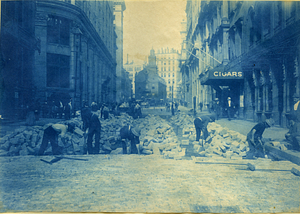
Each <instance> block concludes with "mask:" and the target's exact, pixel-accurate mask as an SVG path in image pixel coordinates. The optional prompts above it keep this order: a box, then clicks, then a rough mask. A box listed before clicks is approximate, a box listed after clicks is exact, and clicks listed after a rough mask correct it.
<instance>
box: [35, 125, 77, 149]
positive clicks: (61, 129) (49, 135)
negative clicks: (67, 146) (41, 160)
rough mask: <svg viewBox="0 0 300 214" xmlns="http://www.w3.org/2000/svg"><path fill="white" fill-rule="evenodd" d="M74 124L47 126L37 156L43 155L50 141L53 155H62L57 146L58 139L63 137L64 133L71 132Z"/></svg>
mask: <svg viewBox="0 0 300 214" xmlns="http://www.w3.org/2000/svg"><path fill="white" fill-rule="evenodd" d="M74 129H75V124H74V123H72V122H70V123H68V124H67V125H64V124H53V125H50V126H48V127H47V128H46V129H45V130H44V135H43V140H42V144H41V147H40V149H39V151H38V155H43V154H44V152H45V150H46V149H47V146H48V142H49V141H50V143H51V146H52V153H53V155H60V154H61V153H62V151H61V148H60V147H59V146H58V137H59V136H60V137H64V136H65V134H66V132H67V131H68V132H71V133H72V132H73V131H74Z"/></svg>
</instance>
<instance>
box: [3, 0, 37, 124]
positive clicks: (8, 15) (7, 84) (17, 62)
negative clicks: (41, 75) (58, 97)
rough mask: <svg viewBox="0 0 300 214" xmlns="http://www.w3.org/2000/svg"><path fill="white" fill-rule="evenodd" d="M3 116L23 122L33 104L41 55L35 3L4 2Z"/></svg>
mask: <svg viewBox="0 0 300 214" xmlns="http://www.w3.org/2000/svg"><path fill="white" fill-rule="evenodd" d="M0 6H1V28H0V29H1V34H0V70H1V71H0V72H1V73H0V115H1V117H2V118H4V119H21V118H24V117H25V115H26V109H27V108H28V107H29V105H31V104H32V103H33V101H34V100H32V97H33V96H34V94H35V92H36V87H34V85H33V81H32V79H33V76H34V75H35V73H34V66H33V62H34V53H35V52H36V53H37V54H38V53H39V52H40V46H39V40H38V39H37V37H35V26H34V18H35V2H34V1H1V2H0Z"/></svg>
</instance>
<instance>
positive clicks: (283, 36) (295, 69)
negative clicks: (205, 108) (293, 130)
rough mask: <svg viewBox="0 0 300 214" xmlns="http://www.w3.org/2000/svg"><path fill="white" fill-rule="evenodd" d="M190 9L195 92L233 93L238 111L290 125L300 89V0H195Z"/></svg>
mask: <svg viewBox="0 0 300 214" xmlns="http://www.w3.org/2000/svg"><path fill="white" fill-rule="evenodd" d="M186 10H187V38H186V40H187V42H186V45H187V55H188V57H187V60H186V64H185V66H182V71H183V69H185V72H188V74H189V75H190V76H192V79H191V80H190V84H191V85H192V87H191V92H190V93H191V95H190V96H191V97H196V99H197V102H199V101H200V100H202V99H203V97H202V95H203V93H204V94H205V96H204V97H205V98H206V99H207V103H208V104H209V103H211V101H212V100H214V99H215V98H216V97H217V98H219V99H220V100H221V103H223V104H224V102H225V101H226V99H227V97H231V98H232V101H233V103H234V104H235V107H236V114H237V116H238V117H241V118H245V119H253V120H254V121H260V120H263V119H265V118H269V117H273V118H274V119H275V121H276V123H277V124H278V125H281V126H286V125H287V123H286V116H287V115H288V114H289V112H290V110H291V108H292V105H293V101H292V98H293V95H294V94H299V91H300V80H299V78H300V77H299V48H300V43H299V41H300V40H299V37H300V34H299V30H300V20H299V19H300V15H299V14H300V13H299V12H300V11H299V10H300V2H296V1H295V2H281V1H275V2H268V1H254V2H252V1H194V0H190V1H188V2H187V7H186Z"/></svg>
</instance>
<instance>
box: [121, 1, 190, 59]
mask: <svg viewBox="0 0 300 214" xmlns="http://www.w3.org/2000/svg"><path fill="white" fill-rule="evenodd" d="M125 5H126V10H125V11H124V18H123V56H124V58H123V61H124V63H126V61H127V54H128V61H129V62H131V61H132V60H133V61H134V62H141V61H144V60H145V59H146V57H147V56H148V55H149V54H150V50H151V49H152V48H153V49H154V50H155V52H156V51H157V50H158V49H161V48H167V47H168V48H169V49H171V48H174V49H176V50H180V43H181V42H182V41H181V37H180V31H181V22H182V20H183V19H186V13H185V7H186V0H125Z"/></svg>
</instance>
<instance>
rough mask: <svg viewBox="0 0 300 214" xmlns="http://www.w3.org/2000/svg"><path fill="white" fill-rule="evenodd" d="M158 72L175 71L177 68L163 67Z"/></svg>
mask: <svg viewBox="0 0 300 214" xmlns="http://www.w3.org/2000/svg"><path fill="white" fill-rule="evenodd" d="M158 70H159V71H175V67H173V69H171V67H168V68H166V67H164V68H163V67H162V68H158Z"/></svg>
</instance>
